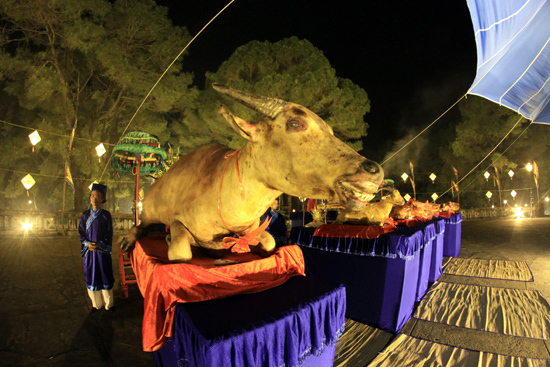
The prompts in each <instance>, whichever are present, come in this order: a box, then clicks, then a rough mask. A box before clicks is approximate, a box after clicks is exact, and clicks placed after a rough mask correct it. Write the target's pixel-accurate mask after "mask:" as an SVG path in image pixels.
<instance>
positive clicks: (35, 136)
mask: <svg viewBox="0 0 550 367" xmlns="http://www.w3.org/2000/svg"><path fill="white" fill-rule="evenodd" d="M29 139H30V140H31V144H32V151H33V152H34V146H35V145H36V144H38V143H39V142H40V140H42V138H40V134H38V131H37V130H34V132H32V133H30V134H29Z"/></svg>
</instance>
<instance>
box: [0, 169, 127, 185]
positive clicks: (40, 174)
mask: <svg viewBox="0 0 550 367" xmlns="http://www.w3.org/2000/svg"><path fill="white" fill-rule="evenodd" d="M0 171H7V172H13V173H21V174H24V175H26V174H30V175H32V176H40V177H50V178H62V179H65V176H64V175H63V176H61V175H45V174H42V173H32V172H31V173H29V172H26V171H16V170H13V169H7V168H0ZM73 180H79V181H88V180H92V179H91V178H79V177H73ZM104 182H119V183H132V184H133V183H135V181H122V180H105V181H104Z"/></svg>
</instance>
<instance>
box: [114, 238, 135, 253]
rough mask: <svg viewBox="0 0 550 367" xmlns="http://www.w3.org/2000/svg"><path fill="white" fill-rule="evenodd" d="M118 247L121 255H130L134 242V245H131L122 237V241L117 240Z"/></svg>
mask: <svg viewBox="0 0 550 367" xmlns="http://www.w3.org/2000/svg"><path fill="white" fill-rule="evenodd" d="M118 244H119V246H120V250H121V251H122V252H123V253H130V252H132V250H133V249H134V247H135V245H136V244H135V242H134V243H131V242H129V241H128V240H127V239H126V237H123V238H122V239H120V240H119V242H118Z"/></svg>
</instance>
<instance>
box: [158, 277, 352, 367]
mask: <svg viewBox="0 0 550 367" xmlns="http://www.w3.org/2000/svg"><path fill="white" fill-rule="evenodd" d="M345 309H346V290H345V288H344V287H343V286H342V285H338V286H336V285H335V283H334V282H330V283H322V282H319V281H317V280H315V279H313V278H311V277H302V276H296V277H293V278H291V279H289V280H288V281H287V282H286V283H284V284H283V285H281V286H279V287H276V288H272V289H269V290H267V291H263V292H259V293H254V294H242V295H238V296H234V297H229V298H226V299H221V300H215V301H205V302H198V303H187V304H178V305H177V306H176V310H175V316H174V336H173V337H172V338H170V339H169V341H168V342H167V344H166V345H165V346H163V347H162V348H161V349H160V350H159V351H157V352H154V353H153V355H154V358H155V363H156V365H157V367H168V366H190V367H209V366H224V367H226V366H227V367H230V366H234V367H260V366H261V367H264V366H265V367H271V366H273V367H280V366H288V367H291V366H300V367H313V366H319V367H325V366H332V365H333V360H334V353H335V348H336V342H337V341H338V338H339V337H340V336H341V335H342V333H343V332H344V325H345Z"/></svg>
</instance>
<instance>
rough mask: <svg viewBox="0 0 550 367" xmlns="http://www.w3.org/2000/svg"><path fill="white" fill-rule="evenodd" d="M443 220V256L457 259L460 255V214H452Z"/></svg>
mask: <svg viewBox="0 0 550 367" xmlns="http://www.w3.org/2000/svg"><path fill="white" fill-rule="evenodd" d="M444 219H445V236H444V240H443V256H447V257H457V256H458V255H460V245H461V238H462V214H460V213H458V214H453V215H451V217H450V218H444Z"/></svg>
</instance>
